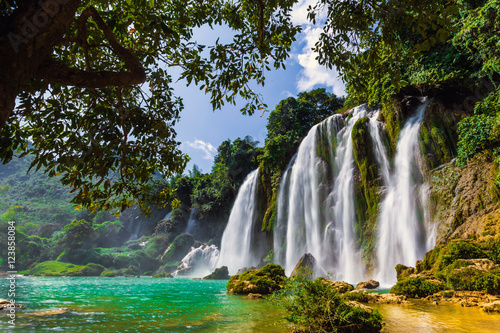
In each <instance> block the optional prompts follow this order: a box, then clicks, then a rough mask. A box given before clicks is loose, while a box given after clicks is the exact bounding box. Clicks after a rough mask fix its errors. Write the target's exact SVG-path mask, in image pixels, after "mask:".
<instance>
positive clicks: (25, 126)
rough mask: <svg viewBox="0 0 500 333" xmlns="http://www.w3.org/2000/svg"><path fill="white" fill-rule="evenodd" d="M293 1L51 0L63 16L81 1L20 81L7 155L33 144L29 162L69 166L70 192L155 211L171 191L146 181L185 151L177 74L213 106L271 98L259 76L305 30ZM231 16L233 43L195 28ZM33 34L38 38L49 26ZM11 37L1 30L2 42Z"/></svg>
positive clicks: (3, 148) (23, 7) (25, 5)
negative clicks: (156, 191)
mask: <svg viewBox="0 0 500 333" xmlns="http://www.w3.org/2000/svg"><path fill="white" fill-rule="evenodd" d="M49 2H50V0H46V1H34V0H28V1H24V2H21V1H14V0H1V1H0V20H2V21H3V22H4V23H5V24H7V23H8V22H17V21H15V20H16V19H19V18H21V17H26V15H28V16H27V17H31V16H29V15H32V14H33V13H42V14H43V11H44V10H45V9H44V8H45V7H43V6H46V5H49ZM294 2H295V1H294V0H270V1H262V0H257V1H249V0H242V1H225V0H202V1H199V0H196V1H195V0H188V1H184V0H183V1H180V0H169V1H158V0H114V1H106V0H80V1H78V0H68V1H52V2H50V5H51V6H53V7H51V8H52V9H54V8H56V9H55V10H54V11H52V12H51V13H53V15H54V17H55V18H58V17H61V15H63V14H64V15H67V14H66V12H64V10H63V9H67V8H70V7H71V6H75V5H78V6H77V7H76V6H75V8H77V9H76V11H74V13H73V14H72V16H71V17H70V24H69V28H68V29H67V31H65V32H64V34H63V36H62V37H61V38H60V39H59V40H57V41H56V42H54V43H53V45H49V46H48V47H52V51H51V52H50V56H49V57H47V58H46V59H44V61H41V65H40V66H39V67H38V68H37V69H36V70H35V71H33V73H31V72H30V73H29V74H30V75H29V79H28V80H26V82H23V83H22V87H21V88H20V89H19V92H18V95H17V100H18V106H17V107H16V108H15V109H14V110H13V111H12V112H11V113H10V117H9V119H8V120H7V123H6V124H5V125H4V126H3V128H2V129H1V132H0V142H1V145H0V159H1V160H2V161H3V162H4V163H6V162H8V161H9V160H10V159H11V158H12V156H13V154H14V153H20V154H21V155H24V154H28V153H31V154H34V155H35V160H34V162H33V164H32V167H34V168H36V169H39V168H42V170H44V171H45V172H46V173H48V174H49V175H50V176H55V175H62V182H63V183H64V184H66V185H70V186H71V187H72V188H73V190H74V191H75V192H76V196H75V197H74V199H73V203H75V204H79V205H82V206H83V207H86V208H89V209H91V210H98V209H103V208H104V209H110V208H113V207H117V208H121V209H124V208H126V207H128V206H130V205H132V204H133V203H139V204H140V206H141V207H142V208H143V209H145V210H146V211H147V206H146V202H153V203H159V202H166V199H167V198H168V195H169V193H168V192H162V193H160V195H153V194H152V185H151V184H150V182H149V181H150V180H151V179H152V176H153V174H154V173H155V172H159V173H160V174H161V175H162V176H164V177H168V176H170V175H172V174H174V173H178V172H181V171H182V170H183V169H184V167H185V165H186V162H187V160H188V157H187V156H185V155H184V154H183V153H182V152H181V151H180V150H179V149H178V145H179V143H178V142H177V141H176V140H175V136H176V133H175V131H174V129H173V126H174V125H175V123H176V122H177V121H178V120H179V115H180V111H181V110H182V107H183V105H182V100H181V99H180V98H179V97H176V96H175V94H174V91H173V87H172V83H173V82H174V81H176V80H178V79H184V80H185V81H186V82H187V84H188V85H189V84H196V85H197V86H199V87H200V89H202V91H204V92H205V93H206V94H207V95H209V96H210V101H211V104H212V106H213V108H214V109H217V108H220V107H221V106H223V105H224V103H232V104H235V102H236V99H237V98H240V97H241V98H243V99H245V100H247V101H248V104H246V105H245V106H244V108H243V109H242V112H243V113H244V114H252V113H253V112H254V111H256V110H257V109H263V108H264V107H265V105H264V104H263V102H262V100H261V98H260V96H259V95H258V94H256V93H255V92H254V91H253V90H252V89H251V83H252V82H256V83H257V84H259V85H263V84H264V72H265V71H266V70H269V69H270V67H271V66H273V67H275V68H278V67H281V66H283V67H284V61H285V59H286V58H287V57H288V52H289V50H290V46H291V43H292V42H293V41H294V38H295V37H294V36H295V34H296V33H297V32H298V31H299V29H300V28H299V27H296V26H294V25H293V24H292V23H291V21H290V8H291V6H292V5H293V3H294ZM54 6H55V7H54ZM58 10H59V11H58ZM23 15H24V16H23ZM51 15H52V14H51ZM51 18H52V16H51ZM28 21H29V20H28ZM60 21H62V20H59V21H58V20H56V19H53V20H52V19H49V20H48V22H49V23H47V24H49V25H57V24H62V23H61V22H60ZM63 23H64V22H63ZM222 25H224V26H228V27H230V28H231V29H232V30H233V31H234V36H233V39H232V41H231V42H229V43H227V44H222V43H219V40H217V41H216V42H215V44H214V45H204V44H202V42H203V41H197V40H195V39H194V32H195V30H196V29H198V28H201V27H204V28H205V27H211V28H217V27H218V26H222ZM45 28H46V27H41V28H40V31H41V30H43V29H45ZM3 37H5V36H3ZM21 37H22V36H21ZM21 37H20V38H21ZM24 37H26V39H25V41H26V43H28V44H29V43H32V42H33V40H34V39H37V38H42V37H43V36H42V35H40V36H38V35H36V36H35V37H34V39H33V40H32V39H30V38H28V36H24ZM24 37H22V38H24ZM1 43H4V45H1ZM6 43H8V41H7V39H6V38H2V39H0V46H1V47H8V46H9V45H5V44H6ZM33 43H34V42H33ZM33 45H34V44H33ZM24 46H25V45H24V42H23V43H19V47H20V49H21V51H22V47H24ZM42 56H43V54H40V57H42ZM21 65H24V64H21ZM26 66H27V67H26V68H28V69H29V66H28V65H26ZM0 90H1V89H0ZM0 126H1V125H0ZM28 140H29V141H30V142H32V144H30V145H29V144H28Z"/></svg>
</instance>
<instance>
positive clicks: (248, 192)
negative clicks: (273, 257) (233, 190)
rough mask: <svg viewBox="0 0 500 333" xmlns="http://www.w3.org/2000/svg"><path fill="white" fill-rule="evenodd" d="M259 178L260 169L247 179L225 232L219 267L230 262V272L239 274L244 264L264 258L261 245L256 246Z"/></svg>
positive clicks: (249, 264)
mask: <svg viewBox="0 0 500 333" xmlns="http://www.w3.org/2000/svg"><path fill="white" fill-rule="evenodd" d="M258 180H259V170H258V169H257V170H254V171H252V172H251V173H250V174H248V176H247V177H246V178H245V180H244V181H243V184H242V185H241V187H240V189H239V191H238V195H237V196H236V200H235V202H234V206H233V208H232V210H231V214H230V215H229V220H228V222H227V226H226V229H225V230H224V233H223V235H222V241H221V250H220V257H219V261H218V263H217V267H220V266H227V267H228V269H229V274H235V273H236V272H237V271H238V269H240V268H242V267H246V266H258V264H259V261H260V257H259V255H258V252H259V251H258V249H253V248H252V244H253V243H254V242H255V239H253V238H254V236H255V224H256V221H257V203H258V200H257V185H258ZM252 250H255V251H252Z"/></svg>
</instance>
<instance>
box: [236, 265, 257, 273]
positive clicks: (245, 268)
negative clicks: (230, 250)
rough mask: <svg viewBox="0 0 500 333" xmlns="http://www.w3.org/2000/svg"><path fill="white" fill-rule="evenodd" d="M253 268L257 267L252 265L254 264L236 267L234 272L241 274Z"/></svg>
mask: <svg viewBox="0 0 500 333" xmlns="http://www.w3.org/2000/svg"><path fill="white" fill-rule="evenodd" d="M254 269H257V267H254V266H247V267H243V268H240V269H238V272H237V273H236V275H240V274H243V273H245V272H248V271H253V270H254Z"/></svg>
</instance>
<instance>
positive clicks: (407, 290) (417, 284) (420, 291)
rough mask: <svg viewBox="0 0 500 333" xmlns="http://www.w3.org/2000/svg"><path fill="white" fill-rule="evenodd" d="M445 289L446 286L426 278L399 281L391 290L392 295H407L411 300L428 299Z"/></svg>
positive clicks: (409, 278) (408, 278)
mask: <svg viewBox="0 0 500 333" xmlns="http://www.w3.org/2000/svg"><path fill="white" fill-rule="evenodd" d="M443 289H444V285H443V284H442V283H441V282H439V281H436V280H434V281H432V280H428V279H426V278H424V277H421V276H417V277H406V278H403V279H401V280H399V281H398V282H397V283H396V285H394V286H393V287H392V288H391V291H390V292H391V293H394V294H396V295H405V296H407V297H411V298H419V297H426V296H429V295H432V294H435V293H437V292H438V291H440V290H443Z"/></svg>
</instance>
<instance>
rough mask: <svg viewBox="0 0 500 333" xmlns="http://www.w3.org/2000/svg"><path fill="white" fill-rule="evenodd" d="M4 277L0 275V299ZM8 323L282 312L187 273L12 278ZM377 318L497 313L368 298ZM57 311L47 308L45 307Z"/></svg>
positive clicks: (174, 324)
mask: <svg viewBox="0 0 500 333" xmlns="http://www.w3.org/2000/svg"><path fill="white" fill-rule="evenodd" d="M7 283H8V280H7V279H5V278H1V279H0V291H1V293H0V298H2V297H3V298H7V297H6V293H7V287H8V284H7ZM17 283H18V285H17V288H16V293H17V296H18V297H16V301H17V302H18V303H23V304H25V305H26V309H18V310H17V312H16V327H15V328H10V327H9V324H8V322H7V321H8V318H7V313H6V312H5V311H4V312H3V313H2V312H0V332H65V333H66V332H68V333H72V332H104V333H105V332H242V333H243V332H245V333H246V332H250V333H251V332H255V333H257V332H258V333H262V332H264V333H267V332H269V333H284V332H287V329H286V328H287V326H286V325H287V324H286V322H284V321H283V320H282V319H281V318H282V316H283V312H282V310H281V309H279V308H276V307H274V306H272V305H271V304H269V303H268V302H267V301H265V300H249V299H246V298H245V297H243V296H233V295H227V294H226V281H204V280H190V279H153V278H151V277H141V278H123V277H118V278H101V277H67V278H60V277H53V278H49V277H36V278H35V277H19V278H17ZM373 306H374V307H375V308H377V309H378V310H379V311H380V313H381V314H382V315H383V317H384V323H385V325H384V329H383V332H405V333H406V332H436V333H441V332H447V333H448V332H449V333H456V332H463V333H470V332H474V333H493V332H498V328H499V327H500V314H487V313H484V312H482V311H481V310H480V309H478V308H477V307H475V308H461V307H460V306H456V305H440V306H435V305H432V304H430V303H425V302H420V301H412V302H411V303H410V304H408V305H373ZM61 309H62V310H64V311H66V312H65V313H61V314H51V313H50V312H46V311H52V310H61Z"/></svg>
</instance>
